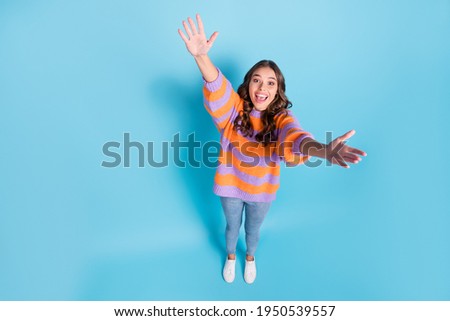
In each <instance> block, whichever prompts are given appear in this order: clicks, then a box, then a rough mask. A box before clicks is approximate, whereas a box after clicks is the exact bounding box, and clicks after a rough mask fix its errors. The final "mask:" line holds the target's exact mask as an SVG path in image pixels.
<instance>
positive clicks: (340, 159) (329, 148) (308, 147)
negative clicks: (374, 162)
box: [300, 129, 367, 168]
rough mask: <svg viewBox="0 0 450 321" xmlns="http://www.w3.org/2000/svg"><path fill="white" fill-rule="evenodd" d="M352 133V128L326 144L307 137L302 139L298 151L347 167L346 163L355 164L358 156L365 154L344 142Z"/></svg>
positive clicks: (358, 160) (359, 159) (353, 132)
mask: <svg viewBox="0 0 450 321" xmlns="http://www.w3.org/2000/svg"><path fill="white" fill-rule="evenodd" d="M354 134H355V131H354V130H353V129H352V130H350V131H348V132H347V133H345V134H344V135H342V136H339V137H338V138H336V139H335V140H333V141H332V142H331V143H329V144H327V145H325V144H322V143H319V142H318V141H316V140H314V139H312V138H309V137H308V138H305V139H304V140H303V141H302V143H301V145H300V152H301V153H302V154H305V155H310V156H316V157H320V158H325V159H327V160H328V161H329V162H330V163H332V164H337V165H339V166H342V167H345V168H348V167H349V166H348V164H347V163H353V164H357V163H358V162H360V161H361V157H360V156H367V154H366V153H365V152H364V151H362V150H359V149H357V148H353V147H350V146H347V145H346V144H345V143H346V140H347V139H349V138H350V137H352V136H353V135H354Z"/></svg>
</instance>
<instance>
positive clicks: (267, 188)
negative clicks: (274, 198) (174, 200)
mask: <svg viewBox="0 0 450 321" xmlns="http://www.w3.org/2000/svg"><path fill="white" fill-rule="evenodd" d="M214 180H215V182H216V184H218V185H222V186H236V187H237V188H239V189H240V190H242V191H244V192H246V193H249V194H259V193H270V194H274V193H275V192H276V191H277V189H278V187H279V186H280V184H270V183H264V184H261V185H259V186H255V185H252V184H249V183H247V182H244V181H243V180H241V179H239V177H237V176H234V175H233V174H227V175H221V174H216V176H215V179H214Z"/></svg>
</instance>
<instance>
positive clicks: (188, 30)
mask: <svg viewBox="0 0 450 321" xmlns="http://www.w3.org/2000/svg"><path fill="white" fill-rule="evenodd" d="M183 27H184V30H186V33H187V35H188V37H189V39H191V38H192V32H191V29H189V26H188V24H187V23H186V21H183Z"/></svg>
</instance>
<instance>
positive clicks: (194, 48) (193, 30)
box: [178, 14, 219, 57]
mask: <svg viewBox="0 0 450 321" xmlns="http://www.w3.org/2000/svg"><path fill="white" fill-rule="evenodd" d="M196 18H197V24H198V30H197V27H196V26H195V23H194V20H192V19H191V18H190V17H189V18H188V23H189V25H188V23H187V22H186V21H183V27H184V30H185V31H186V34H187V36H186V35H185V34H184V32H183V31H182V30H181V29H178V33H179V34H180V36H181V38H182V39H183V41H184V43H185V44H186V48H187V50H188V51H189V53H190V54H191V55H192V56H194V57H199V56H203V55H206V54H208V51H209V49H211V47H212V45H213V43H214V41H215V40H216V38H217V36H218V35H219V33H218V32H217V31H216V32H214V33H213V34H212V35H211V37H210V38H209V39H206V35H205V30H204V28H203V22H202V19H201V18H200V15H199V14H197V15H196Z"/></svg>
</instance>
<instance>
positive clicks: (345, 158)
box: [342, 155, 360, 164]
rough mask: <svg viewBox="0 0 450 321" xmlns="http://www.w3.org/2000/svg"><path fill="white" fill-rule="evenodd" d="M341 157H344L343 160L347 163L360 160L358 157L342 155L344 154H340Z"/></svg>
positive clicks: (355, 162) (354, 162)
mask: <svg viewBox="0 0 450 321" xmlns="http://www.w3.org/2000/svg"><path fill="white" fill-rule="evenodd" d="M342 158H343V159H344V161H346V162H348V163H353V164H357V163H359V161H360V159H359V158H357V157H352V156H348V155H344V156H342Z"/></svg>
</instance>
